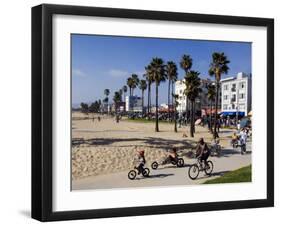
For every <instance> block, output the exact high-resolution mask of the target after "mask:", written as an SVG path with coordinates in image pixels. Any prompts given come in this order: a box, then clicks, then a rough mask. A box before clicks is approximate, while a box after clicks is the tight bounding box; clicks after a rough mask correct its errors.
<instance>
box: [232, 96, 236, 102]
mask: <svg viewBox="0 0 281 226" xmlns="http://www.w3.org/2000/svg"><path fill="white" fill-rule="evenodd" d="M231 101H232V102H235V101H236V94H233V95H232V98H231Z"/></svg>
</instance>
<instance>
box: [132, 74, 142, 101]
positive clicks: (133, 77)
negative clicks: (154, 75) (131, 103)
mask: <svg viewBox="0 0 281 226" xmlns="http://www.w3.org/2000/svg"><path fill="white" fill-rule="evenodd" d="M131 77H132V80H133V83H132V96H133V95H134V89H135V88H136V87H137V86H138V84H139V82H140V80H139V77H138V75H137V74H132V76H131Z"/></svg>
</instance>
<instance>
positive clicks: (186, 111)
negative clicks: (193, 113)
mask: <svg viewBox="0 0 281 226" xmlns="http://www.w3.org/2000/svg"><path fill="white" fill-rule="evenodd" d="M185 118H186V125H187V121H188V98H187V96H186V103H185Z"/></svg>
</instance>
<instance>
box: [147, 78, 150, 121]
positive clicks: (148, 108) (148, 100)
mask: <svg viewBox="0 0 281 226" xmlns="http://www.w3.org/2000/svg"><path fill="white" fill-rule="evenodd" d="M150 86H151V85H150V83H149V84H148V89H147V113H148V118H149V119H150V116H149V113H150Z"/></svg>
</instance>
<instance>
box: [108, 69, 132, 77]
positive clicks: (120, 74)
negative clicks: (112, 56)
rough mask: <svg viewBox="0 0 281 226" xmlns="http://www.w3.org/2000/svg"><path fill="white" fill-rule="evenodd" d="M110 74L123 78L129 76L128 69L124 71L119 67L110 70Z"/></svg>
mask: <svg viewBox="0 0 281 226" xmlns="http://www.w3.org/2000/svg"><path fill="white" fill-rule="evenodd" d="M108 73H109V75H110V76H112V77H115V78H122V77H127V76H129V75H130V74H129V72H128V71H123V70H118V69H111V70H109V72H108Z"/></svg>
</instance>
